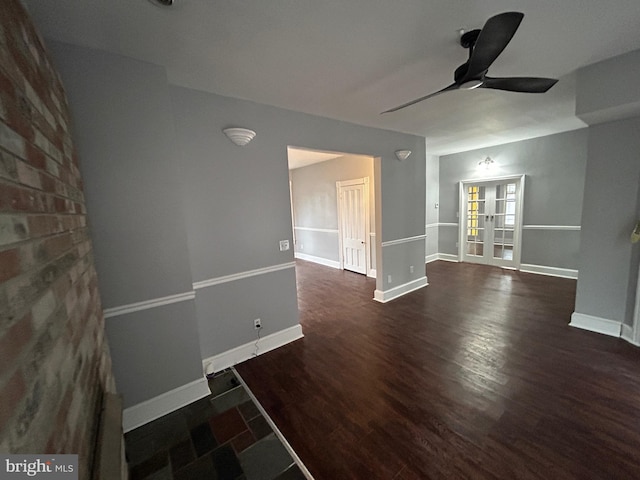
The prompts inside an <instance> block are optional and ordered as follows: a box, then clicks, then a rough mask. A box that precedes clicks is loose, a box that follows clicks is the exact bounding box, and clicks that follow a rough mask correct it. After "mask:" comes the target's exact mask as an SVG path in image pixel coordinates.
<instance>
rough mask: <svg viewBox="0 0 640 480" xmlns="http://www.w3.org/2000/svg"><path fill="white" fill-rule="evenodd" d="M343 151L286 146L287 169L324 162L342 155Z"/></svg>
mask: <svg viewBox="0 0 640 480" xmlns="http://www.w3.org/2000/svg"><path fill="white" fill-rule="evenodd" d="M344 155H345V154H344V153H337V152H322V151H319V150H310V149H307V148H296V147H287V158H288V160H289V170H293V169H294V168H302V167H307V166H309V165H313V164H314V163H320V162H326V161H327V160H333V159H334V158H338V157H342V156H344Z"/></svg>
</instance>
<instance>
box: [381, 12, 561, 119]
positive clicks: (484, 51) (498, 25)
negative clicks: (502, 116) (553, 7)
mask: <svg viewBox="0 0 640 480" xmlns="http://www.w3.org/2000/svg"><path fill="white" fill-rule="evenodd" d="M523 17H524V13H520V12H505V13H500V14H498V15H495V16H493V17H491V18H490V19H489V20H487V22H486V23H485V24H484V27H482V29H481V30H470V31H468V32H464V33H463V34H462V35H461V37H460V45H462V46H463V47H464V48H467V49H469V59H468V60H467V61H466V62H465V63H463V64H462V65H460V66H459V67H458V68H456V71H455V73H454V74H453V79H454V82H453V83H452V84H451V85H449V86H448V87H445V88H443V89H442V90H438V91H437V92H434V93H430V94H429V95H425V96H424V97H420V98H418V99H416V100H412V101H411V102H407V103H404V104H402V105H400V106H398V107H395V108H391V109H389V110H386V111H384V112H382V113H391V112H396V111H398V110H400V109H402V108H405V107H408V106H410V105H414V104H416V103H418V102H422V101H423V100H426V99H428V98H431V97H435V96H436V95H440V94H441V93H444V92H448V91H450V90H471V89H474V88H493V89H494V90H507V91H510V92H524V93H544V92H546V91H547V90H549V89H550V88H551V87H553V86H554V85H555V84H556V82H557V81H558V80H556V79H553V78H539V77H506V78H496V77H488V76H487V71H488V70H489V67H490V66H491V64H492V63H493V62H494V61H495V60H496V58H498V55H500V54H501V53H502V51H503V50H504V49H505V47H506V46H507V45H508V44H509V42H510V41H511V39H512V38H513V35H514V34H515V33H516V30H517V29H518V27H519V26H520V22H521V21H522V18H523Z"/></svg>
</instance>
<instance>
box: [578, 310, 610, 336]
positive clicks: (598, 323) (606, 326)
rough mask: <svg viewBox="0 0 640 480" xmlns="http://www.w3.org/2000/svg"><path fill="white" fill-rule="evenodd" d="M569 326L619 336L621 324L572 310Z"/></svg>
mask: <svg viewBox="0 0 640 480" xmlns="http://www.w3.org/2000/svg"><path fill="white" fill-rule="evenodd" d="M569 326H571V327H576V328H581V329H583V330H589V331H590V332H596V333H602V334H603V335H609V336H611V337H619V336H620V330H621V328H622V324H621V323H620V322H616V321H615V320H609V319H608V318H600V317H594V316H592V315H586V314H584V313H578V312H573V314H571V323H569Z"/></svg>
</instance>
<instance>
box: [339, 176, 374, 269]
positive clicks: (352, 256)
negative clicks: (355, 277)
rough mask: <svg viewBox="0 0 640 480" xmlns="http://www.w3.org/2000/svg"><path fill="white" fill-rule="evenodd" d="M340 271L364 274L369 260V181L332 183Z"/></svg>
mask: <svg viewBox="0 0 640 480" xmlns="http://www.w3.org/2000/svg"><path fill="white" fill-rule="evenodd" d="M336 187H337V193H338V228H339V238H340V263H341V264H342V268H343V269H345V270H350V271H352V272H356V273H362V274H364V275H366V274H367V270H368V258H369V244H368V242H367V240H368V232H369V179H368V178H359V179H357V180H347V181H341V182H336Z"/></svg>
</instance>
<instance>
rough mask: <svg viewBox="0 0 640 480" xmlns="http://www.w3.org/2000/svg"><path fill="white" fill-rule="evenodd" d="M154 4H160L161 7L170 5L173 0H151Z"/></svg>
mask: <svg viewBox="0 0 640 480" xmlns="http://www.w3.org/2000/svg"><path fill="white" fill-rule="evenodd" d="M149 1H150V2H151V3H153V4H154V5H160V6H161V7H170V6H171V5H173V0H149Z"/></svg>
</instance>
